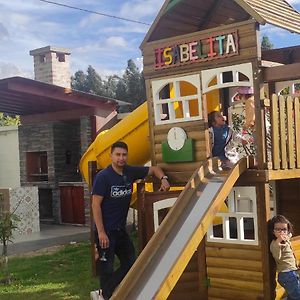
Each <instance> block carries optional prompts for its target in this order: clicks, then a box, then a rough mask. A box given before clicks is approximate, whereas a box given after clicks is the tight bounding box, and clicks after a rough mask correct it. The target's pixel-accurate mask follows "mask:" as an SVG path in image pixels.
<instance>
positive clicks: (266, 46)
mask: <svg viewBox="0 0 300 300" xmlns="http://www.w3.org/2000/svg"><path fill="white" fill-rule="evenodd" d="M273 48H274V45H273V44H272V43H271V41H270V40H269V37H267V36H263V38H262V41H261V50H262V51H265V50H271V49H273Z"/></svg>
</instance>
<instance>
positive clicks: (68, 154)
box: [0, 46, 123, 224]
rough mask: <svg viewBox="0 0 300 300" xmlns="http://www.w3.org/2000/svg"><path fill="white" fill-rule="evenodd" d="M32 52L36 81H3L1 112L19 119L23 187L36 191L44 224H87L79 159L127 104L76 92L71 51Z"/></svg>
mask: <svg viewBox="0 0 300 300" xmlns="http://www.w3.org/2000/svg"><path fill="white" fill-rule="evenodd" d="M30 54H31V55H33V57H34V69H35V79H36V80H31V79H27V78H22V77H12V78H6V79H2V80H0V98H1V101H0V111H1V112H4V113H10V114H17V115H20V116H21V124H22V125H21V126H19V153H20V155H19V156H20V183H21V186H24V187H25V186H37V187H38V191H39V214H40V220H41V221H42V222H50V223H77V224H88V220H89V201H86V200H88V199H89V193H88V190H87V186H86V184H85V183H84V182H83V181H82V178H81V175H80V173H79V170H78V163H79V159H80V157H81V155H82V154H83V153H84V151H85V150H86V148H87V147H88V146H89V144H90V143H91V141H92V140H93V139H94V137H95V136H96V134H97V132H98V131H99V130H100V129H101V128H103V126H107V124H108V123H109V124H114V119H116V115H117V112H116V109H117V107H118V106H119V105H122V104H123V103H121V102H119V101H116V100H114V99H109V98H105V97H99V96H96V95H92V94H88V93H83V92H79V91H76V90H72V89H71V88H70V71H69V55H70V52H69V51H68V50H66V49H62V48H57V47H51V46H48V47H44V48H40V49H36V50H32V51H30Z"/></svg>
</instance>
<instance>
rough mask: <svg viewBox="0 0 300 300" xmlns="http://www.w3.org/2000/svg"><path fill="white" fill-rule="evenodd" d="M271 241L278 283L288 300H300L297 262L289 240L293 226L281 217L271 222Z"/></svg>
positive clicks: (276, 217) (274, 218)
mask: <svg viewBox="0 0 300 300" xmlns="http://www.w3.org/2000/svg"><path fill="white" fill-rule="evenodd" d="M271 228H272V236H273V240H272V242H271V244H270V250H271V253H272V255H273V257H274V260H275V262H276V269H277V271H278V282H279V284H280V285H281V286H282V287H283V288H284V289H285V291H286V293H287V296H288V298H287V299H288V300H292V299H295V300H296V299H297V300H299V299H300V283H299V275H298V274H297V261H296V257H295V255H294V253H293V249H292V246H291V242H290V238H291V237H292V232H293V225H292V224H291V223H290V221H289V220H288V219H287V218H285V217H284V216H282V215H278V216H275V217H273V218H272V220H271Z"/></svg>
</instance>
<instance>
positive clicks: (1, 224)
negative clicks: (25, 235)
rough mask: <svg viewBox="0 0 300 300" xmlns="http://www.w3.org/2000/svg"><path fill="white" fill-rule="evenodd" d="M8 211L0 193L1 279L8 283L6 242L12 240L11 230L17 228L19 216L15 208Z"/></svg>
mask: <svg viewBox="0 0 300 300" xmlns="http://www.w3.org/2000/svg"><path fill="white" fill-rule="evenodd" d="M18 206H19V205H17V207H16V208H15V210H14V211H13V212H10V211H9V210H8V209H6V208H5V203H4V195H3V194H2V193H0V241H1V244H2V253H1V257H0V266H1V268H3V270H4V274H5V277H4V279H2V280H1V281H6V282H7V283H10V281H11V277H10V274H9V270H8V243H9V242H12V237H13V231H14V229H17V228H18V223H19V221H20V218H19V217H18V216H17V215H16V214H15V211H16V209H17V208H18Z"/></svg>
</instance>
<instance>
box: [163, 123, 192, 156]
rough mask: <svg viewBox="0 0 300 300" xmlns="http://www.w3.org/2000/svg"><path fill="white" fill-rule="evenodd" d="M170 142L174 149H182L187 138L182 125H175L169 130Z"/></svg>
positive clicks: (168, 137)
mask: <svg viewBox="0 0 300 300" xmlns="http://www.w3.org/2000/svg"><path fill="white" fill-rule="evenodd" d="M167 139H168V144H169V146H170V148H171V149H172V150H175V151H177V150H180V149H181V148H182V147H183V146H184V143H185V141H186V139H187V135H186V132H185V131H184V130H183V129H182V128H181V127H173V128H171V129H170V130H169V132H168V136H167Z"/></svg>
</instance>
